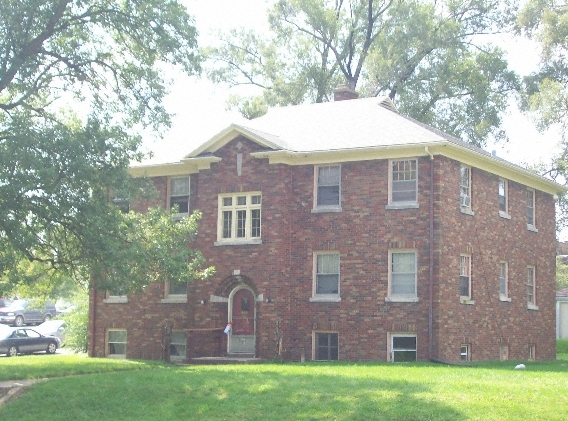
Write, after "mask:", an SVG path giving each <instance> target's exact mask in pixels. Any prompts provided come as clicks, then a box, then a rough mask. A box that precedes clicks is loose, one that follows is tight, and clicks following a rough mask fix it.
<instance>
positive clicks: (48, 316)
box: [43, 314, 51, 322]
mask: <svg viewBox="0 0 568 421" xmlns="http://www.w3.org/2000/svg"><path fill="white" fill-rule="evenodd" d="M49 320H51V314H46V315H45V316H43V321H44V322H47V321H49Z"/></svg>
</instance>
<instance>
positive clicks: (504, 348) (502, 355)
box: [499, 345, 509, 361]
mask: <svg viewBox="0 0 568 421" xmlns="http://www.w3.org/2000/svg"><path fill="white" fill-rule="evenodd" d="M499 359H500V360H501V361H507V360H508V359H509V345H501V346H500V347H499Z"/></svg>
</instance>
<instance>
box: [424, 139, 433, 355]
mask: <svg viewBox="0 0 568 421" xmlns="http://www.w3.org/2000/svg"><path fill="white" fill-rule="evenodd" d="M424 150H425V151H426V153H427V154H428V155H429V156H430V204H429V205H430V227H429V231H430V232H429V249H430V250H429V252H430V253H429V254H430V255H429V264H428V289H429V290H428V358H429V359H432V352H433V340H434V334H433V332H432V329H433V326H434V315H433V311H434V155H432V154H431V153H430V151H429V150H428V146H426V147H425V148H424Z"/></svg>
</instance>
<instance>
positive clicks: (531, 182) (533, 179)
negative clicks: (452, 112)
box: [251, 140, 567, 196]
mask: <svg viewBox="0 0 568 421" xmlns="http://www.w3.org/2000/svg"><path fill="white" fill-rule="evenodd" d="M251 155H252V156H253V157H255V158H258V159H268V162H269V163H270V164H287V165H319V164H333V163H341V162H355V161H369V160H375V159H396V158H413V157H418V156H429V155H441V156H445V157H448V158H450V159H453V160H456V161H459V162H461V163H463V164H466V165H469V166H472V167H475V168H479V169H482V170H484V171H487V172H489V173H492V174H496V175H498V176H499V177H503V178H506V179H508V180H511V181H515V182H518V183H520V184H522V185H525V186H528V187H531V188H534V189H536V190H540V191H543V192H545V193H548V194H551V195H553V196H557V195H559V194H562V193H565V192H566V191H567V189H566V187H564V186H562V185H560V184H558V183H555V182H554V181H551V180H548V179H546V178H544V177H541V176H540V175H538V174H536V173H534V172H532V171H529V170H526V169H524V168H521V167H519V166H517V165H515V164H512V163H509V162H507V161H505V160H502V159H499V158H496V157H493V156H491V155H487V154H484V153H481V152H477V151H475V150H473V149H470V148H467V147H464V146H460V145H458V144H455V143H452V142H449V141H446V140H444V141H440V142H433V143H420V144H411V145H389V146H377V147H370V148H357V149H342V150H332V151H313V152H312V151H309V152H292V151H284V150H279V151H264V152H255V153H252V154H251Z"/></svg>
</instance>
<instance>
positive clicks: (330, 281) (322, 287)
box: [314, 252, 339, 301]
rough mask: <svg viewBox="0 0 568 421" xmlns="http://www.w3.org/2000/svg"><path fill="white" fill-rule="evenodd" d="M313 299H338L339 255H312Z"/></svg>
mask: <svg viewBox="0 0 568 421" xmlns="http://www.w3.org/2000/svg"><path fill="white" fill-rule="evenodd" d="M314 266H315V268H314V269H315V270H314V298H322V299H332V300H333V301H335V300H334V299H336V298H339V253H334V252H333V253H329V252H327V253H316V254H315V255H314Z"/></svg>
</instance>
